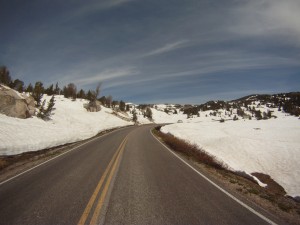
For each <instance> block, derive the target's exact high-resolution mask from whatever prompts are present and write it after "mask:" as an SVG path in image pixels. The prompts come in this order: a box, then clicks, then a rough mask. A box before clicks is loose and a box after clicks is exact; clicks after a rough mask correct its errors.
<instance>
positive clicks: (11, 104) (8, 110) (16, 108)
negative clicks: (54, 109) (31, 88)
mask: <svg viewBox="0 0 300 225" xmlns="http://www.w3.org/2000/svg"><path fill="white" fill-rule="evenodd" d="M0 113H2V114H5V115H7V116H10V117H17V118H21V119H26V118H29V117H31V116H33V115H34V114H35V102H34V99H33V98H32V97H31V96H26V95H21V94H20V93H19V92H17V91H15V90H13V89H11V88H9V87H6V86H4V85H0Z"/></svg>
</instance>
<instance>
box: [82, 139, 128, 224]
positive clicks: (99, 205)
mask: <svg viewBox="0 0 300 225" xmlns="http://www.w3.org/2000/svg"><path fill="white" fill-rule="evenodd" d="M127 140H128V135H127V136H126V137H125V138H124V140H123V141H122V143H121V144H120V146H119V148H118V150H117V151H116V153H115V154H114V155H113V157H112V159H111V161H110V162H109V164H108V166H107V168H106V169H105V171H104V173H103V175H102V177H101V179H100V181H99V183H98V184H97V187H96V188H95V191H94V192H93V194H92V196H91V198H90V200H89V202H88V204H87V206H86V207H85V210H84V212H83V214H82V216H81V218H80V220H79V222H78V225H84V224H85V223H86V220H87V218H88V217H89V215H90V213H91V210H92V208H93V205H94V203H95V201H96V199H97V196H98V194H99V191H100V189H101V187H102V185H103V184H104V182H105V180H106V182H105V185H104V187H103V190H102V193H101V195H100V197H99V199H98V202H97V205H96V206H95V210H94V213H93V214H92V218H91V220H90V225H92V224H97V223H98V218H99V214H100V211H101V208H102V206H103V204H104V200H105V198H106V195H107V191H108V188H109V185H110V183H111V180H112V178H113V176H114V174H115V172H116V168H117V165H118V164H119V161H120V158H121V155H122V153H123V151H124V148H125V146H126V143H127ZM109 171H110V172H109ZM108 173H109V175H108ZM107 175H108V177H107ZM106 177H107V179H106Z"/></svg>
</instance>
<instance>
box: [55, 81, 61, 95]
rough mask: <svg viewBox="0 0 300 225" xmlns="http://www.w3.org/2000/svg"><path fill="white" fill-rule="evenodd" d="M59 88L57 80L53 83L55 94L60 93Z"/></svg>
mask: <svg viewBox="0 0 300 225" xmlns="http://www.w3.org/2000/svg"><path fill="white" fill-rule="evenodd" d="M60 91H61V90H60V88H59V86H58V82H57V83H56V85H55V89H54V94H55V95H59V94H60Z"/></svg>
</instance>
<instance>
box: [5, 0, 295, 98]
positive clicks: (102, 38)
mask: <svg viewBox="0 0 300 225" xmlns="http://www.w3.org/2000/svg"><path fill="white" fill-rule="evenodd" d="M299 12H300V1H299V0H285V1H282V0H251V1H246V0H226V1H219V0H185V1H180V0H168V1H167V0H101V1H99V0H87V1H79V0H64V1H60V0H51V1H50V0H29V1H21V0H19V1H16V0H0V29H1V35H0V64H1V65H6V66H7V67H8V68H9V70H10V71H11V75H12V76H13V77H14V78H20V79H22V80H23V81H25V83H26V84H28V83H29V82H32V83H33V82H35V81H37V80H41V81H42V82H43V83H44V84H45V86H48V85H50V84H51V83H56V82H57V81H58V82H59V84H60V86H63V85H66V84H68V83H70V82H73V83H75V84H76V85H77V88H78V89H80V88H83V89H86V90H87V89H94V88H95V86H96V85H97V83H98V82H102V83H103V85H102V93H101V95H112V96H113V97H114V98H115V99H119V100H120V99H123V100H125V101H130V102H136V103H203V102H205V101H208V100H217V99H221V100H231V99H235V98H239V97H242V96H245V95H248V94H256V93H257V94H258V93H279V92H290V91H300V23H299V21H300V13H299Z"/></svg>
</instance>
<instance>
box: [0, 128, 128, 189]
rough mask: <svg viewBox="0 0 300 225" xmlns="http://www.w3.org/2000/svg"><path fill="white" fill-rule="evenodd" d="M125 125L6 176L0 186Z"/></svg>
mask: <svg viewBox="0 0 300 225" xmlns="http://www.w3.org/2000/svg"><path fill="white" fill-rule="evenodd" d="M127 127H128V126H126V127H119V128H117V129H116V130H114V131H112V132H109V133H106V134H104V135H102V136H99V137H97V136H95V137H92V138H91V140H89V141H87V142H84V143H82V144H81V145H78V146H76V147H74V148H71V149H70V150H67V151H65V152H62V153H60V154H59V155H57V156H55V157H53V158H51V159H48V160H46V161H45V162H42V163H40V164H38V165H36V166H34V167H32V168H30V169H28V170H25V171H23V172H21V173H19V174H17V175H15V176H13V177H11V178H8V179H7V180H4V181H2V182H0V186H2V185H3V184H5V183H7V182H9V181H11V180H14V179H15V178H17V177H19V176H22V175H23V174H26V173H28V172H30V171H31V170H34V169H36V168H38V167H40V166H42V165H44V164H46V163H48V162H50V161H52V160H54V159H57V158H59V157H61V156H63V155H65V154H67V153H69V152H72V151H74V150H76V149H78V148H80V147H82V146H84V145H85V144H88V143H91V142H93V141H95V140H96V139H98V138H103V137H105V136H107V135H109V134H112V133H114V132H117V131H120V130H123V129H126V128H127ZM83 141H84V140H83Z"/></svg>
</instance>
